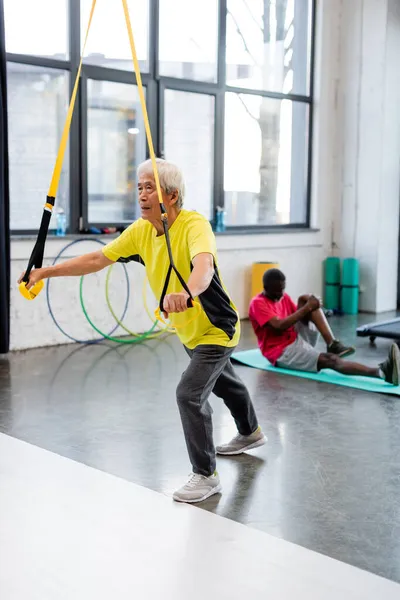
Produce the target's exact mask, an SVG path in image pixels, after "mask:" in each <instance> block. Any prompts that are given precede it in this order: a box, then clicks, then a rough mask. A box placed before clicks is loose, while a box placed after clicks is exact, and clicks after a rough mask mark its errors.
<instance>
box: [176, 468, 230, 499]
mask: <svg viewBox="0 0 400 600" xmlns="http://www.w3.org/2000/svg"><path fill="white" fill-rule="evenodd" d="M221 490H222V487H221V483H220V480H219V475H218V473H217V472H215V473H214V475H210V477H206V476H205V475H199V474H197V473H192V475H190V477H189V481H188V482H187V483H185V485H184V486H182V487H181V488H180V489H179V490H177V491H176V492H175V493H174V495H173V499H174V500H176V502H189V503H192V502H201V501H202V500H206V499H207V498H209V497H210V496H213V495H214V494H219V492H220V491H221Z"/></svg>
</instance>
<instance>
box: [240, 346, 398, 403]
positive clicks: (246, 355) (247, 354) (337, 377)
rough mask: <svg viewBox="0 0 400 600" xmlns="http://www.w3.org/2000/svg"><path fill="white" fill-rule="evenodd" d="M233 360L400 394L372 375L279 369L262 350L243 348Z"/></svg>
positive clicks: (356, 386)
mask: <svg viewBox="0 0 400 600" xmlns="http://www.w3.org/2000/svg"><path fill="white" fill-rule="evenodd" d="M232 360H235V361H237V362H239V363H241V364H243V365H246V366H247V367H254V368H255V369H262V370H263V371H272V372H273V373H278V374H281V375H291V376H292V377H302V378H303V379H312V380H313V381H319V382H321V383H333V384H334V385H342V386H344V387H350V388H355V389H357V390H364V391H365V392H378V393H379V394H393V395H394V396H400V386H394V385H391V384H390V383H386V381H383V380H382V379H375V378H372V377H359V376H355V375H341V374H340V373H336V371H331V370H330V369H324V370H323V371H320V372H319V373H306V372H305V371H291V370H290V369H279V368H277V367H273V366H272V365H271V363H269V362H268V361H267V359H266V358H264V356H263V355H262V354H261V352H260V350H259V349H258V348H256V349H255V350H243V351H242V352H234V353H233V354H232Z"/></svg>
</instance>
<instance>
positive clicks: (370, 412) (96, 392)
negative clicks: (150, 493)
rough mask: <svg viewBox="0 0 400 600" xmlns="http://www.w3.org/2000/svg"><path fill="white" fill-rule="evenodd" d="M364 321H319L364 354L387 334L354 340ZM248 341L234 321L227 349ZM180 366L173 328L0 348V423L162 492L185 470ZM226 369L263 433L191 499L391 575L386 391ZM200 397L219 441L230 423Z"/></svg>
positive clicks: (383, 344) (392, 403) (398, 502)
mask: <svg viewBox="0 0 400 600" xmlns="http://www.w3.org/2000/svg"><path fill="white" fill-rule="evenodd" d="M385 318H386V315H385ZM371 320H373V318H371V316H362V317H358V318H356V317H354V318H353V317H342V318H336V317H335V318H334V319H332V320H331V324H332V325H333V327H334V330H335V332H336V333H338V336H339V337H340V338H341V339H342V340H343V341H344V342H348V343H356V344H357V347H358V348H357V354H356V356H355V359H356V360H358V361H361V362H365V363H368V364H370V365H374V364H376V363H377V362H378V361H380V360H382V359H383V358H384V357H385V356H386V354H387V350H388V348H389V345H390V342H389V341H385V340H377V345H376V347H375V348H371V347H370V346H369V341H368V339H360V338H358V339H356V337H355V329H356V326H357V324H358V323H360V322H369V321H371ZM254 346H255V339H254V335H253V333H252V331H251V328H250V326H249V324H248V323H244V324H243V336H242V341H241V348H243V349H246V348H252V347H254ZM321 348H322V346H321ZM186 364H187V357H186V354H185V353H184V351H183V349H182V348H181V347H180V345H179V342H178V340H177V339H176V338H174V337H169V338H167V339H165V340H158V341H151V342H148V343H145V344H141V345H135V346H130V347H122V346H118V347H116V346H114V345H108V344H103V343H102V344H99V345H96V346H86V347H82V346H71V345H67V346H60V347H56V348H46V349H38V350H32V351H27V352H20V353H15V354H10V355H9V356H8V357H2V358H1V359H0V431H1V432H3V433H6V434H9V435H11V436H14V437H16V438H19V439H21V440H24V441H27V442H30V443H32V444H35V445H37V446H39V447H42V448H45V449H47V450H50V451H52V452H55V453H58V454H60V455H62V456H66V457H68V458H71V459H73V460H76V461H78V462H81V463H84V464H87V465H90V466H92V467H95V468H97V469H99V470H102V471H105V472H108V473H111V474H114V475H117V476H119V477H121V478H124V479H127V480H129V481H132V482H135V483H138V484H140V485H143V486H145V487H148V488H150V489H153V490H155V491H159V492H163V493H170V492H172V491H173V489H174V488H175V487H176V486H179V485H181V484H182V482H183V481H184V479H185V477H186V475H187V473H189V471H190V465H189V463H188V459H187V454H186V448H185V445H184V439H183V435H182V431H181V425H180V421H179V415H178V410H177V407H176V404H175V398H174V390H175V387H176V384H177V382H178V380H179V376H180V374H181V372H182V371H183V369H184V368H185V365H186ZM237 369H238V372H239V374H240V376H241V377H242V378H243V380H244V381H245V383H246V384H247V386H248V387H249V390H250V392H251V394H252V396H253V399H254V403H255V406H256V409H257V413H258V417H259V420H260V423H261V424H262V426H263V429H264V430H265V433H266V434H267V436H268V438H269V442H268V444H267V446H265V447H263V448H261V449H259V450H257V451H255V452H254V453H253V454H252V455H250V454H249V455H247V456H241V457H238V458H224V459H221V458H220V459H218V470H219V473H220V476H221V479H222V483H223V487H224V491H223V494H222V495H221V496H218V497H214V498H211V499H210V500H209V501H206V502H205V503H203V504H202V505H200V506H201V508H203V509H205V510H209V511H212V512H215V513H217V514H219V515H222V516H225V517H227V518H228V519H232V520H235V521H238V522H240V523H243V524H246V525H249V526H251V527H253V528H256V529H261V530H263V531H266V532H268V533H270V534H272V535H274V536H276V537H280V538H283V539H285V540H287V541H291V542H295V543H297V544H300V545H302V546H304V547H306V548H309V549H311V550H314V551H317V552H320V553H322V554H326V555H328V556H330V557H333V558H336V559H338V560H341V561H344V562H347V563H349V564H352V565H355V566H358V567H361V568H362V569H365V570H368V571H371V572H373V573H376V574H379V575H382V576H384V577H387V578H389V579H393V580H395V581H398V582H400V398H397V397H394V396H383V395H378V394H371V393H366V392H361V391H358V390H353V389H350V388H343V387H341V388H339V387H336V386H332V385H328V384H321V383H317V382H314V381H308V380H302V379H299V378H294V377H288V376H283V375H276V374H275V373H268V372H264V371H257V370H254V369H249V368H246V367H242V366H237ZM212 404H213V408H214V426H215V440H216V442H219V441H220V440H225V439H226V438H229V437H230V436H231V435H233V434H234V433H235V429H234V424H233V422H232V419H231V417H230V415H229V414H228V412H227V410H226V409H225V407H224V406H223V405H222V403H221V402H220V401H219V400H218V399H217V398H215V397H214V398H213V399H212Z"/></svg>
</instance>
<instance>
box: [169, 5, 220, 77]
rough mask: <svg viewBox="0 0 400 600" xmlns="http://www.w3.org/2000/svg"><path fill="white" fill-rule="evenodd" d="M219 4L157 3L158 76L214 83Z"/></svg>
mask: <svg viewBox="0 0 400 600" xmlns="http://www.w3.org/2000/svg"><path fill="white" fill-rule="evenodd" d="M217 54H218V0H202V2H190V1H188V0H160V67H159V68H160V75H165V76H168V77H182V78H184V79H195V80H197V81H210V82H214V81H217Z"/></svg>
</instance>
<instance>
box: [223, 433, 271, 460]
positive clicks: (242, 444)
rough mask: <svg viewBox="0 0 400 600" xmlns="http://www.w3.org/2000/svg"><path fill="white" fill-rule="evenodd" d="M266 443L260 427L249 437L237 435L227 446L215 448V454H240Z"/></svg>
mask: <svg viewBox="0 0 400 600" xmlns="http://www.w3.org/2000/svg"><path fill="white" fill-rule="evenodd" d="M266 442H267V438H266V436H265V435H264V434H263V432H262V431H261V427H258V428H257V429H256V430H255V431H254V432H253V433H251V434H250V435H241V434H240V433H238V434H237V435H235V437H234V438H232V439H231V441H230V442H228V443H227V444H222V445H221V446H217V448H216V450H217V454H224V455H232V454H242V453H243V452H247V450H253V448H258V447H259V446H263V445H264V444H265V443H266Z"/></svg>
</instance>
